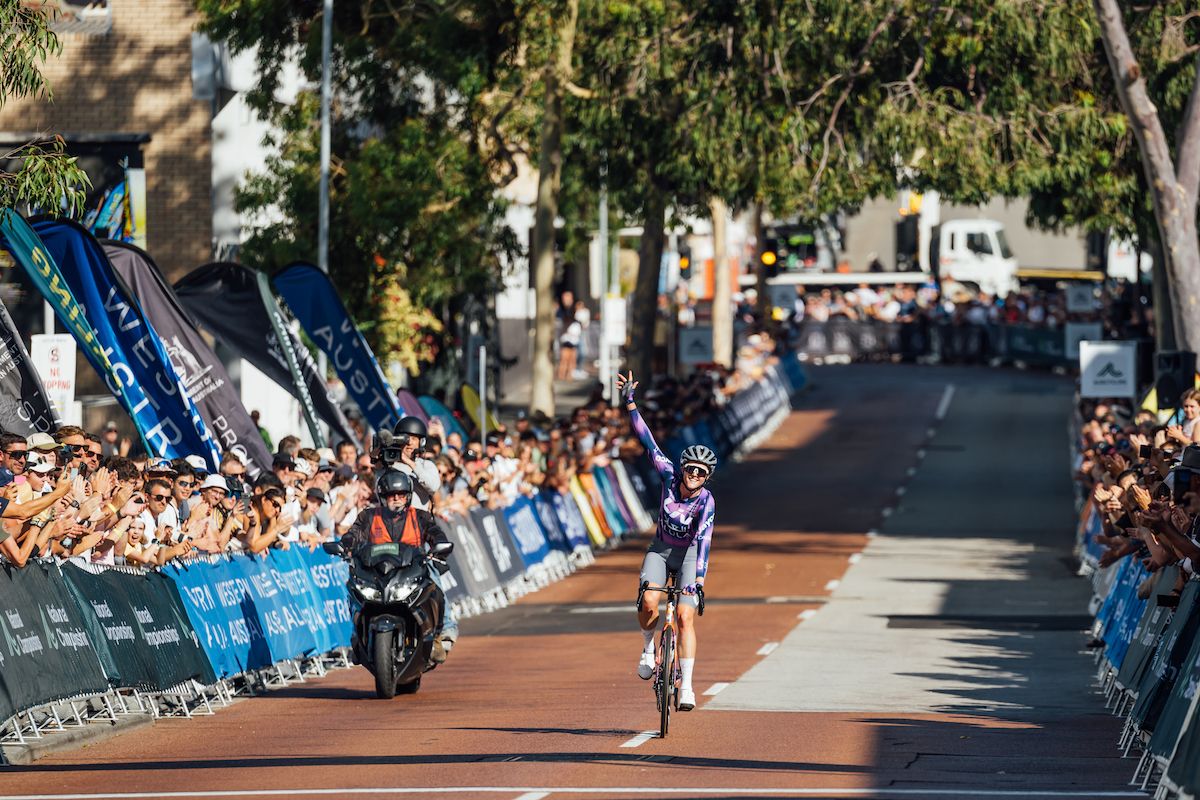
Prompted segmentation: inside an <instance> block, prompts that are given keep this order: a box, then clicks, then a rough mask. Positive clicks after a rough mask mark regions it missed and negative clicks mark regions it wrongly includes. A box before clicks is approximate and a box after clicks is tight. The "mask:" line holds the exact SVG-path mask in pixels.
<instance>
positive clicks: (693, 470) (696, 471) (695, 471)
mask: <svg viewBox="0 0 1200 800" xmlns="http://www.w3.org/2000/svg"><path fill="white" fill-rule="evenodd" d="M683 471H684V473H686V474H688V475H693V476H696V475H699V476H701V477H705V478H706V477H708V470H706V469H705V468H704V467H697V466H695V465H694V464H693V465H688V466H686V467H684V468H683Z"/></svg>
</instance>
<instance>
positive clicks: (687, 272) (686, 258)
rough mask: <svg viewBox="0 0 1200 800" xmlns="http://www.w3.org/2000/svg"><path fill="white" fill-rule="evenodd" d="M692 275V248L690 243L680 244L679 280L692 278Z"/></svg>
mask: <svg viewBox="0 0 1200 800" xmlns="http://www.w3.org/2000/svg"><path fill="white" fill-rule="evenodd" d="M691 277H692V248H691V246H690V245H686V244H681V245H679V280H681V281H686V280H691Z"/></svg>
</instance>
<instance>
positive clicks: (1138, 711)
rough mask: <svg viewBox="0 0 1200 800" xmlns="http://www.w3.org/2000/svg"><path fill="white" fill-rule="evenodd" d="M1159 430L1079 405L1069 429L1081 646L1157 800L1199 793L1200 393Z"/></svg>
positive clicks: (1150, 421)
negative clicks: (1085, 636) (1089, 593)
mask: <svg viewBox="0 0 1200 800" xmlns="http://www.w3.org/2000/svg"><path fill="white" fill-rule="evenodd" d="M1179 405H1180V407H1181V408H1180V410H1179V411H1178V412H1175V413H1174V414H1173V415H1172V416H1171V417H1169V418H1166V419H1162V418H1161V417H1162V416H1165V414H1164V415H1161V416H1160V415H1159V414H1158V413H1155V412H1151V411H1148V410H1145V409H1139V408H1137V407H1136V406H1133V405H1131V404H1130V402H1129V401H1127V400H1103V401H1096V400H1083V401H1080V403H1079V407H1078V414H1077V415H1076V417H1075V419H1074V422H1073V425H1072V438H1073V440H1074V442H1075V446H1076V449H1075V452H1074V455H1075V469H1076V472H1075V480H1076V486H1077V489H1078V492H1077V499H1078V510H1079V521H1078V525H1077V528H1076V552H1077V555H1078V557H1079V559H1080V572H1081V574H1083V575H1086V576H1088V577H1089V578H1090V580H1091V583H1092V589H1093V597H1092V606H1091V609H1090V610H1091V611H1092V613H1093V614H1094V615H1095V620H1094V623H1093V626H1092V630H1091V642H1090V643H1089V646H1090V647H1092V648H1094V649H1095V652H1096V657H1097V664H1098V670H1099V671H1098V678H1099V680H1100V682H1101V685H1102V687H1103V691H1104V693H1105V697H1106V701H1107V706H1108V707H1109V708H1111V710H1112V712H1113V714H1115V715H1120V716H1122V717H1124V720H1125V723H1124V726H1123V728H1122V733H1121V736H1120V739H1119V741H1118V742H1117V746H1118V747H1119V748H1120V749H1121V750H1122V752H1123V754H1125V755H1127V756H1128V755H1130V754H1131V753H1133V752H1135V751H1138V752H1140V758H1139V759H1138V762H1137V765H1136V767H1135V768H1134V775H1133V780H1134V782H1135V783H1139V784H1140V785H1141V787H1142V788H1143V789H1145V788H1147V787H1148V786H1149V785H1150V784H1151V782H1153V781H1157V784H1156V786H1157V789H1156V792H1157V796H1160V797H1166V796H1188V797H1190V796H1194V795H1196V794H1197V793H1200V717H1198V715H1197V713H1196V711H1197V705H1198V702H1200V692H1198V691H1197V689H1198V688H1200V636H1198V635H1197V633H1198V632H1200V577H1197V574H1196V573H1197V569H1196V567H1197V565H1200V444H1196V442H1197V441H1198V440H1200V391H1197V390H1188V391H1187V392H1185V393H1184V395H1183V397H1182V398H1181V399H1180V402H1179Z"/></svg>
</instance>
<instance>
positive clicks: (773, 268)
mask: <svg viewBox="0 0 1200 800" xmlns="http://www.w3.org/2000/svg"><path fill="white" fill-rule="evenodd" d="M759 258H760V259H762V263H763V268H764V269H765V270H766V273H767V277H768V278H774V277H775V276H776V275H778V274H779V240H778V239H776V238H775V237H773V236H768V237H766V238H765V239H763V249H762V255H760V256H759Z"/></svg>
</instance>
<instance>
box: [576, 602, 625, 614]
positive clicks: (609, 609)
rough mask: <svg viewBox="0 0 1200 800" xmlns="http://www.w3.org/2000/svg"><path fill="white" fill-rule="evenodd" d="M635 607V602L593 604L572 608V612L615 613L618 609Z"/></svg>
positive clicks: (623, 609)
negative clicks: (605, 604) (612, 604)
mask: <svg viewBox="0 0 1200 800" xmlns="http://www.w3.org/2000/svg"><path fill="white" fill-rule="evenodd" d="M631 608H633V604H632V603H630V604H626V605H623V606H591V607H588V608H572V609H571V613H572V614H615V613H616V612H618V611H628V610H629V609H631Z"/></svg>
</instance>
